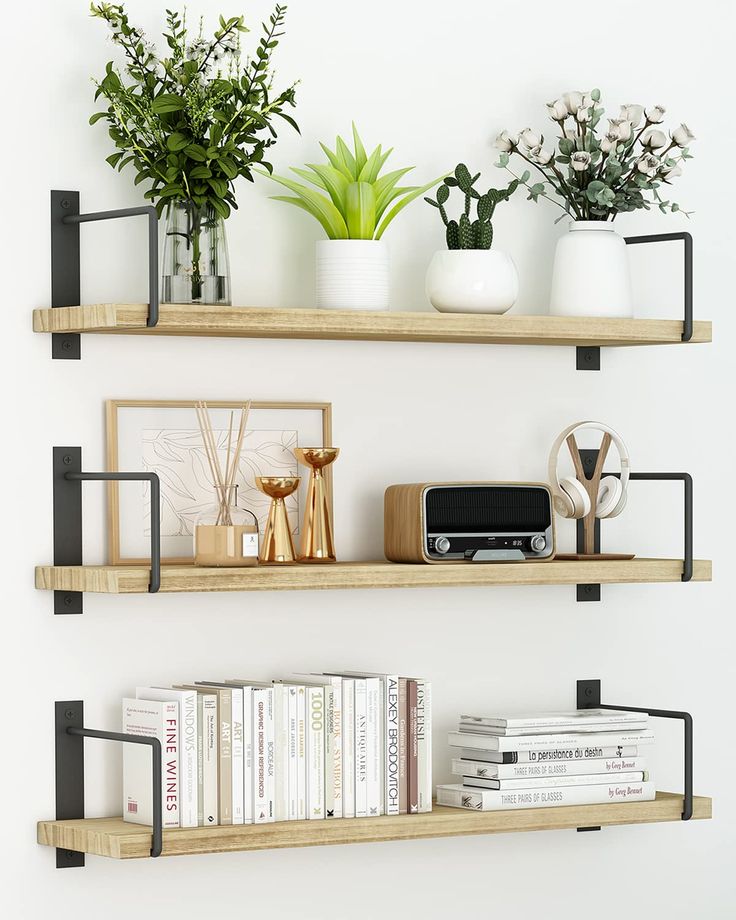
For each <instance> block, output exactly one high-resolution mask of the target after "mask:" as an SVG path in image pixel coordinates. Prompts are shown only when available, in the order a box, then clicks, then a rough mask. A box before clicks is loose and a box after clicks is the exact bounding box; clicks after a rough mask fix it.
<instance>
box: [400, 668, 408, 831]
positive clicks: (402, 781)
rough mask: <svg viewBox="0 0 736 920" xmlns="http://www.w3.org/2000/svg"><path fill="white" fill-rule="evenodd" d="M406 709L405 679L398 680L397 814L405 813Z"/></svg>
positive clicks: (406, 781) (406, 779) (406, 780)
mask: <svg viewBox="0 0 736 920" xmlns="http://www.w3.org/2000/svg"><path fill="white" fill-rule="evenodd" d="M407 721H408V720H407V708H406V678H405V677H400V678H399V814H400V815H405V814H406V811H407V783H408V778H407V770H406V767H407V743H408V738H407Z"/></svg>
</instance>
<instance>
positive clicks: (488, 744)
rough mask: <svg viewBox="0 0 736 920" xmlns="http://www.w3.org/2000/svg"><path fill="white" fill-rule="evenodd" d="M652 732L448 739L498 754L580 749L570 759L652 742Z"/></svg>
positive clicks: (458, 736) (466, 735)
mask: <svg viewBox="0 0 736 920" xmlns="http://www.w3.org/2000/svg"><path fill="white" fill-rule="evenodd" d="M653 741H654V734H653V733H652V732H603V733H601V734H598V735H589V736H585V737H583V736H581V735H579V734H572V735H526V736H525V737H515V738H502V737H497V736H495V735H478V734H473V733H472V732H450V736H449V742H450V744H451V745H453V746H456V747H464V748H475V749H478V750H485V751H498V752H499V753H502V754H504V753H513V752H517V753H525V752H527V751H535V752H540V753H541V752H544V751H555V750H565V749H571V750H573V751H579V752H580V753H577V754H576V756H575V757H574V758H571V759H573V760H580V759H582V758H583V757H595V756H598V757H601V756H604V755H601V754H596V753H595V752H596V750H599V749H602V748H616V747H628V746H637V747H638V746H639V745H641V744H651V743H652V742H653Z"/></svg>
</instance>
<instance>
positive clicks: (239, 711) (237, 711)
mask: <svg viewBox="0 0 736 920" xmlns="http://www.w3.org/2000/svg"><path fill="white" fill-rule="evenodd" d="M229 692H230V694H231V701H232V739H233V740H232V815H233V824H244V823H245V814H244V810H245V809H244V801H243V788H244V783H245V776H244V774H245V767H244V761H245V751H244V741H243V691H242V689H241V688H240V687H237V688H233V689H232V690H231V691H229Z"/></svg>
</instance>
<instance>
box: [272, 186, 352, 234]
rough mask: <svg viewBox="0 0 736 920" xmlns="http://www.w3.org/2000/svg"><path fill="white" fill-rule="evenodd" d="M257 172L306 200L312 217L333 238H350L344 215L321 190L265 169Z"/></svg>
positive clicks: (305, 202) (307, 208) (305, 203)
mask: <svg viewBox="0 0 736 920" xmlns="http://www.w3.org/2000/svg"><path fill="white" fill-rule="evenodd" d="M256 172H259V173H260V174H261V175H263V176H266V177H267V178H269V179H272V180H273V181H274V182H278V183H279V185H283V186H284V187H285V188H288V189H289V191H291V192H294V193H295V194H296V195H297V196H298V197H299V198H300V199H301V200H302V201H303V202H304V205H305V206H306V210H308V211H309V213H310V214H311V215H312V217H314V218H316V219H317V220H318V221H319V222H320V224H322V227H323V228H324V230H325V233H326V234H327V236H328V237H329V238H330V239H331V240H345V239H348V228H347V225H346V223H345V221H344V219H343V216H342V214H341V213H340V212H339V211H338V210H337V208H336V207H335V205H334V204H333V203H332V202H331V201H330V199H329V198H325V196H324V195H320V193H319V192H315V191H314V190H313V189H311V188H309V187H308V186H306V185H300V183H298V182H294V181H293V180H292V179H285V178H284V177H283V176H272V175H270V174H269V173H268V172H266V170H263V169H257V170H256Z"/></svg>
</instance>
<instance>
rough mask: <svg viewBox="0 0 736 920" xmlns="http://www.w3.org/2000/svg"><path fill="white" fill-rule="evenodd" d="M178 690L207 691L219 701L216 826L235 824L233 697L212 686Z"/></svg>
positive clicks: (188, 687) (190, 686)
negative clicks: (233, 794) (233, 798)
mask: <svg viewBox="0 0 736 920" xmlns="http://www.w3.org/2000/svg"><path fill="white" fill-rule="evenodd" d="M175 689H177V690H205V689H206V690H207V691H208V692H210V693H211V694H213V695H214V697H215V699H216V700H217V811H216V819H215V821H214V822H213V823H214V824H232V823H233V801H232V791H233V774H232V695H231V693H230V691H229V690H225V689H223V688H222V687H214V686H212V685H211V684H202V683H196V682H195V683H193V684H178V685H177V687H176V688H175Z"/></svg>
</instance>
